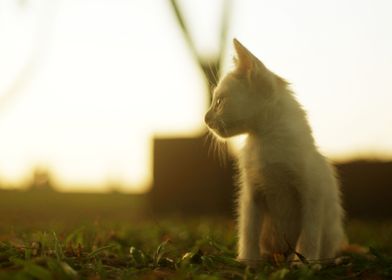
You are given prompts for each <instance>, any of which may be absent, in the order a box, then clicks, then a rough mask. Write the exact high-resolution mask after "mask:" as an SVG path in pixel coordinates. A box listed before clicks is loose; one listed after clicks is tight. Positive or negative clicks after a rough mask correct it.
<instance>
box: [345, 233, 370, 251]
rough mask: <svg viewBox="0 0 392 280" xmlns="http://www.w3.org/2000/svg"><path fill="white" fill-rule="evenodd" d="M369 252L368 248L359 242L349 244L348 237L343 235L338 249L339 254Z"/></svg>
mask: <svg viewBox="0 0 392 280" xmlns="http://www.w3.org/2000/svg"><path fill="white" fill-rule="evenodd" d="M368 253H369V248H367V247H364V246H361V245H359V244H352V243H351V244H350V242H349V241H348V238H347V237H345V238H344V240H343V242H342V245H341V249H340V254H341V255H344V254H358V255H367V254H368Z"/></svg>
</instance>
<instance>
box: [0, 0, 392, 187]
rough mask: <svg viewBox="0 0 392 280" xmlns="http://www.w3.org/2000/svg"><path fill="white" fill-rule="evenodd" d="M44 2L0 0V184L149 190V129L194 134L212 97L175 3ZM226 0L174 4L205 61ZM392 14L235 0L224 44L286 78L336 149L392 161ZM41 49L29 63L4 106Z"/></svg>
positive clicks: (362, 4) (329, 147)
mask: <svg viewBox="0 0 392 280" xmlns="http://www.w3.org/2000/svg"><path fill="white" fill-rule="evenodd" d="M49 2H51V1H49V0H46V1H35V2H34V1H30V2H27V4H24V5H23V7H22V6H19V5H20V4H17V3H18V2H16V1H15V2H10V1H0V40H1V42H2V44H1V45H0V61H1V62H0V77H1V78H0V135H1V140H0V155H1V156H0V183H4V182H5V183H6V184H5V186H11V187H12V186H16V185H18V184H20V182H21V180H22V181H23V180H28V178H29V175H30V174H31V170H32V168H34V167H37V166H38V167H43V168H48V169H49V170H50V171H51V172H53V175H54V179H55V181H56V182H58V185H59V186H60V187H61V190H67V191H69V190H72V191H75V190H77V191H86V190H88V191H105V190H108V188H110V184H111V183H113V182H118V183H119V185H120V186H121V187H122V188H123V189H121V190H122V191H127V192H142V191H145V190H146V189H147V188H148V187H149V186H150V185H151V179H152V178H151V164H152V163H151V139H152V137H153V135H159V136H185V135H186V136H192V135H194V136H196V135H199V134H200V133H201V132H202V131H203V129H204V124H203V115H204V111H205V109H206V105H207V87H206V85H205V82H204V80H203V77H202V74H201V72H200V69H199V68H198V67H197V64H196V62H195V61H194V58H193V57H192V55H191V54H190V52H189V50H188V48H187V45H186V43H185V41H184V40H183V37H182V33H181V31H180V29H179V28H178V26H177V23H176V21H175V18H174V16H173V13H172V11H171V9H170V6H169V4H168V2H167V1H154V0H146V1H108V0H99V1H97V0H85V1H77V0H67V1H66V0H57V1H52V2H51V3H52V4H49ZM223 2H224V1H214V2H213V4H211V5H210V4H209V1H207V0H206V1H181V2H180V3H181V4H182V5H181V6H182V8H183V9H184V11H185V13H186V15H188V17H187V19H188V23H189V26H190V27H191V28H190V29H191V31H192V32H193V34H194V36H195V42H196V45H197V48H198V50H199V51H200V52H202V53H203V54H205V55H207V56H208V55H213V54H214V53H215V52H216V51H217V44H218V39H217V36H218V34H217V33H218V30H219V26H218V22H219V21H218V19H219V16H220V9H221V7H220V6H221V4H222V3H223ZM53 3H54V4H53ZM48 5H52V6H50V8H49V9H48ZM391 8H392V2H390V1H386V0H384V1H376V2H374V1H370V0H367V1H365V0H363V1H345V2H342V1H338V0H333V1H328V2H317V3H316V2H313V1H309V0H300V1H295V2H292V1H287V0H286V1H283V0H280V1H272V2H268V3H267V2H264V1H263V2H260V1H254V0H244V1H236V2H235V5H234V12H233V22H232V23H231V29H230V32H229V34H230V36H229V38H231V37H237V38H238V39H239V40H241V41H242V42H243V43H244V44H245V45H246V46H247V47H248V48H249V49H250V50H251V51H252V52H253V53H254V54H255V55H256V56H258V57H259V58H260V59H261V60H262V61H263V62H264V63H265V64H266V65H267V66H268V67H269V68H270V69H271V70H273V71H275V72H276V73H278V74H280V75H282V76H283V77H285V78H287V79H288V80H289V81H290V82H292V84H293V86H292V87H293V89H294V91H295V92H296V94H297V96H298V98H299V100H300V101H301V102H302V103H303V104H304V107H305V108H306V109H307V111H308V113H309V117H310V121H311V124H312V127H313V129H314V134H315V137H316V139H317V142H318V143H319V146H320V148H321V150H322V151H324V152H326V154H327V155H328V156H332V157H333V158H334V159H339V160H344V159H349V158H352V157H360V156H363V157H369V156H371V157H379V158H392V129H390V128H391V127H392V114H391V113H390V106H391V104H392V95H391V94H390V93H391V92H392V83H390V73H392V52H391V51H390V50H392V32H391V28H392V18H391V17H390V13H389V11H391ZM49 23H50V24H49ZM43 26H45V28H46V29H44V30H43V31H42V27H43ZM227 44H228V50H230V53H229V54H227V55H225V63H224V65H225V67H224V68H225V69H226V70H228V69H229V67H230V65H231V54H232V51H231V50H232V47H231V41H229V42H227ZM34 56H35V60H34V59H33V60H32V61H33V62H34V65H33V66H34V71H32V72H31V73H28V76H27V78H26V79H25V80H24V82H23V84H22V85H19V87H18V90H17V91H16V93H15V94H14V95H11V97H10V98H9V100H8V99H5V100H4V99H3V97H4V98H5V97H7V96H6V94H5V93H6V91H7V90H8V89H9V88H10V87H11V85H12V82H13V81H15V79H16V78H17V77H18V75H19V73H20V72H21V71H22V69H23V67H24V66H25V64H26V61H27V62H28V61H30V59H31V57H34ZM81 187H83V188H84V189H81Z"/></svg>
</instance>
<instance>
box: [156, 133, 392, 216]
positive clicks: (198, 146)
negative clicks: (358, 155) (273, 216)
mask: <svg viewBox="0 0 392 280" xmlns="http://www.w3.org/2000/svg"><path fill="white" fill-rule="evenodd" d="M208 144H209V143H205V139H204V138H203V137H200V138H174V139H173V138H166V139H165V138H161V139H154V159H153V160H154V163H153V168H154V170H153V176H154V185H153V188H152V190H151V193H150V197H151V200H152V206H153V208H154V209H155V212H156V214H160V213H162V214H168V213H169V214H183V215H203V214H218V215H233V214H234V203H235V202H234V201H235V187H234V180H233V177H235V173H234V168H233V166H234V164H233V161H230V160H229V161H228V163H227V164H226V165H225V166H222V165H221V164H219V162H218V160H217V159H214V157H213V156H212V155H209V154H208ZM336 167H337V171H338V174H339V176H340V179H341V183H342V184H341V185H342V192H343V201H344V208H345V209H346V212H347V216H348V217H349V218H371V219H374V218H391V217H392V204H391V203H392V162H378V161H354V162H348V163H342V164H337V166H336Z"/></svg>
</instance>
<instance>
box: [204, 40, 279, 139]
mask: <svg viewBox="0 0 392 280" xmlns="http://www.w3.org/2000/svg"><path fill="white" fill-rule="evenodd" d="M233 42H234V49H235V51H236V57H235V59H234V61H235V68H234V70H233V71H232V72H230V73H228V74H227V75H226V76H224V77H223V78H222V79H221V80H220V81H219V83H218V85H217V87H216V89H215V90H214V92H213V97H212V102H211V106H210V108H209V109H208V112H207V113H206V115H205V118H204V119H205V122H206V124H207V126H208V128H209V129H210V130H212V131H213V132H214V133H215V134H217V135H218V136H220V137H222V138H228V137H231V136H235V135H239V134H244V133H249V132H250V130H251V129H252V125H254V120H255V119H257V117H258V115H260V113H261V112H263V111H264V110H267V107H268V106H270V105H269V104H271V103H273V102H274V99H275V94H274V92H275V91H276V87H277V84H278V77H277V76H276V75H275V74H273V73H272V72H271V71H269V70H268V69H267V68H266V67H265V66H264V64H263V63H262V62H261V61H260V60H258V59H257V58H256V57H255V56H254V55H253V54H252V53H251V52H250V51H248V50H247V49H246V48H245V47H244V46H243V45H242V44H241V43H240V42H239V41H237V40H236V39H234V41H233Z"/></svg>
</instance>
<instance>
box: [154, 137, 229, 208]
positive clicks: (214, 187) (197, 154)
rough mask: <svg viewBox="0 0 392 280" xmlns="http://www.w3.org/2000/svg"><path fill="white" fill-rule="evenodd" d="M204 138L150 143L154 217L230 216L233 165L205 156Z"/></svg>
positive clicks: (206, 148)
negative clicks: (163, 214)
mask: <svg viewBox="0 0 392 280" xmlns="http://www.w3.org/2000/svg"><path fill="white" fill-rule="evenodd" d="M208 145H209V143H206V140H205V139H204V137H200V138H158V139H154V159H153V160H154V163H153V176H154V183H153V184H154V185H153V188H152V190H151V199H152V205H153V208H154V209H155V212H156V213H157V214H160V213H179V214H185V215H189V214H195V215H196V214H197V215H202V214H218V215H232V214H233V204H234V195H233V194H234V187H233V185H234V184H233V174H234V172H233V165H232V162H230V161H229V162H228V163H227V164H225V165H222V164H219V162H218V160H217V159H214V157H213V156H212V155H209V154H208Z"/></svg>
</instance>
